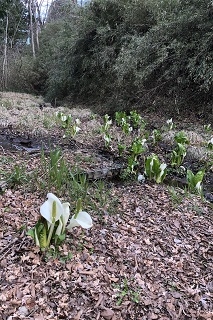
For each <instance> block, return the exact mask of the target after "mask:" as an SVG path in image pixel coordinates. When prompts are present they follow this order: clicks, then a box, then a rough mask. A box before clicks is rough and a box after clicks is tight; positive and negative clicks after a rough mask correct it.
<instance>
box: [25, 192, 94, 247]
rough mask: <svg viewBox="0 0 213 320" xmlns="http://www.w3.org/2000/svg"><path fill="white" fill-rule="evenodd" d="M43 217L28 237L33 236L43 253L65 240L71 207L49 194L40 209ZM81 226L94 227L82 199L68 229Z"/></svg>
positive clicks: (29, 231) (79, 200)
mask: <svg viewBox="0 0 213 320" xmlns="http://www.w3.org/2000/svg"><path fill="white" fill-rule="evenodd" d="M40 213H41V217H40V218H39V220H38V222H37V223H36V225H35V227H34V228H32V229H30V230H28V232H27V235H29V236H31V237H32V238H33V239H34V241H35V244H36V245H37V246H39V247H40V249H41V250H42V251H44V250H46V248H48V247H49V246H50V244H52V243H54V244H55V245H58V244H60V243H61V242H62V241H63V240H64V239H65V236H66V234H65V228H66V225H67V222H68V220H69V216H70V205H69V203H68V202H65V203H61V201H60V200H59V199H58V198H57V197H56V196H55V195H54V194H53V193H48V194H47V200H46V201H45V202H44V203H43V204H42V205H41V207H40ZM76 226H81V227H82V228H85V229H88V228H91V227H92V219H91V217H90V215H89V214H88V213H87V212H85V211H82V208H81V199H78V201H77V206H76V212H75V214H74V215H73V216H72V218H71V220H70V223H69V225H68V227H67V229H68V230H71V229H72V228H73V227H76Z"/></svg>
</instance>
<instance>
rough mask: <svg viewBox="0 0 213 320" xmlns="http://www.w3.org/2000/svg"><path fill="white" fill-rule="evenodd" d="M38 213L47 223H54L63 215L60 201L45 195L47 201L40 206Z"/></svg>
mask: <svg viewBox="0 0 213 320" xmlns="http://www.w3.org/2000/svg"><path fill="white" fill-rule="evenodd" d="M40 213H41V215H42V217H44V218H45V219H46V220H47V221H48V222H49V223H51V224H52V223H55V222H56V221H58V219H59V218H60V217H61V215H63V214H64V207H63V205H62V203H61V201H60V200H59V199H58V198H57V197H56V196H55V195H54V194H53V193H48V194H47V200H46V201H45V202H44V203H43V204H42V205H41V207H40Z"/></svg>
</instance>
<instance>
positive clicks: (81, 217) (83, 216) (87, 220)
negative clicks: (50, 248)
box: [67, 211, 92, 230]
mask: <svg viewBox="0 0 213 320" xmlns="http://www.w3.org/2000/svg"><path fill="white" fill-rule="evenodd" d="M77 226H81V227H82V228H84V229H89V228H91V227H92V218H91V217H90V215H89V214H88V213H87V212H86V211H80V212H79V213H78V215H77V217H76V218H75V215H73V216H72V218H71V220H70V223H69V225H68V227H67V229H69V230H70V229H72V228H74V227H77Z"/></svg>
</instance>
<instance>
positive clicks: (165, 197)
mask: <svg viewBox="0 0 213 320" xmlns="http://www.w3.org/2000/svg"><path fill="white" fill-rule="evenodd" d="M8 109H9V108H7V112H8ZM3 111H5V110H3ZM3 111H2V114H5V113H4V112H3ZM22 111H23V109H21V111H20V112H22ZM10 112H12V113H14V112H15V107H13V108H12V107H11V110H10ZM42 112H43V111H41V112H40V110H39V111H38V109H36V112H35V113H34V114H32V113H31V114H30V115H29V114H27V115H26V117H29V116H30V117H32V122H33V117H34V116H35V115H37V116H38V114H39V115H40V117H38V119H40V118H41V116H42V117H43V122H44V120H46V121H47V120H48V121H49V124H50V121H51V118H50V117H49V118H44V113H42ZM46 112H47V113H48V115H49V114H51V108H49V109H48V110H47V111H46ZM10 114H11V113H9V112H8V119H9V120H11V119H12V118H10ZM84 117H85V119H86V120H85V121H84V120H83V119H84ZM17 118H18V114H17V115H16V116H15V117H14V123H13V128H15V129H16V130H18V123H16V122H15V121H17ZM28 120H29V119H28ZM81 120H82V126H84V128H85V132H86V129H87V132H88V129H90V130H89V132H90V133H89V134H85V135H83V133H82V134H80V135H79V137H76V140H77V142H78V144H79V145H80V144H81V146H82V145H83V146H84V148H83V149H84V150H85V148H86V146H88V150H89V149H91V148H92V147H93V149H91V152H89V151H88V154H89V156H88V155H87V158H88V157H89V160H88V159H87V161H88V162H87V163H86V164H85V163H84V160H85V157H86V156H84V157H83V156H82V153H83V152H82V150H83V149H81V148H80V147H79V148H77V150H76V149H75V150H73V154H74V155H75V157H73V158H72V155H69V157H68V159H69V161H70V163H72V161H73V163H76V162H77V160H78V161H79V162H80V163H81V166H83V167H84V166H85V167H86V166H89V167H90V166H91V162H92V161H91V159H93V162H94V163H95V162H96V160H97V159H95V154H94V148H95V146H98V145H100V144H101V142H100V136H99V135H98V133H97V132H96V136H94V139H93V141H91V137H92V134H94V133H95V131H97V123H98V121H99V118H98V117H97V118H95V117H90V118H89V120H88V115H86V116H85V114H84V115H82V119H81ZM22 121H23V116H22ZM34 121H35V118H34ZM94 122H95V125H94ZM25 124H26V128H25V129H26V131H27V130H28V129H29V128H27V125H28V124H29V121H28V122H25ZM34 129H36V130H37V132H38V131H39V134H40V135H45V134H46V133H45V130H47V131H48V132H49V134H50V135H56V133H57V134H58V135H59V132H58V131H56V128H54V126H52V125H50V127H49V128H48V129H47V128H46V129H45V128H44V127H42V126H41V127H39V126H37V127H36V126H35V122H34ZM39 134H38V135H39ZM59 137H60V136H59ZM66 148H67V145H66V146H65V149H66ZM67 150H68V149H66V152H65V154H66V153H67V152H68V151H67ZM76 154H78V157H77V160H76ZM92 156H93V158H91V157H92ZM7 157H8V158H7ZM97 158H98V160H97V161H100V157H97ZM7 159H10V161H7ZM0 160H1V162H0V174H1V175H3V173H4V172H5V171H6V170H12V168H13V166H14V164H15V163H16V164H25V165H26V168H27V170H28V171H31V170H33V168H37V169H38V168H39V166H40V161H41V160H40V157H39V156H37V155H35V156H33V157H31V156H29V155H28V154H27V153H26V152H24V151H14V150H6V148H2V152H1V153H0ZM99 165H100V163H99ZM29 184H30V181H29ZM106 185H107V189H104V191H103V192H105V195H104V200H103V195H100V194H99V197H98V196H97V197H96V200H94V195H93V194H91V201H96V203H95V205H96V209H94V208H93V207H92V206H91V208H90V211H89V210H88V212H89V213H90V214H91V216H92V218H93V222H94V225H93V227H92V229H89V230H87V231H85V230H81V229H80V228H75V229H74V231H72V232H69V233H67V237H66V241H65V242H64V244H63V245H62V246H61V247H59V248H58V249H55V248H54V247H52V248H51V250H50V251H49V252H48V253H46V254H44V253H41V252H40V251H39V248H37V247H36V246H35V245H34V243H33V240H32V239H31V238H30V237H28V236H26V230H27V229H29V228H30V227H33V226H34V225H35V222H36V221H37V219H38V216H39V208H40V206H41V204H42V203H43V202H44V201H45V196H46V193H47V192H49V191H55V190H46V191H44V190H40V189H36V188H34V190H33V192H32V191H30V190H29V188H28V186H27V185H26V183H25V184H23V185H22V184H21V185H19V186H16V187H15V188H9V187H8V188H6V190H5V192H4V193H2V195H0V319H3V320H6V319H7V320H16V319H31V320H46V319H51V320H59V319H73V320H96V319H97V320H99V319H100V320H104V319H106V320H122V319H123V320H128V319H129V320H130V319H133V320H142V319H143V320H145V319H161V320H167V319H181V320H186V319H193V320H194V319H198V320H199V319H200V320H203V319H208V320H210V319H213V246H212V245H213V238H212V235H213V224H212V220H213V219H212V218H213V213H212V205H211V204H210V203H208V202H207V201H205V200H202V199H201V198H200V197H198V196H195V195H191V194H186V193H185V192H184V191H183V190H181V189H178V188H171V187H168V186H166V185H157V184H154V183H151V182H149V181H146V182H145V183H144V184H140V183H138V182H134V181H129V182H128V181H124V182H121V181H117V182H107V184H106ZM62 198H63V199H62ZM61 200H67V201H69V199H66V195H65V196H64V197H61ZM92 208H93V209H92ZM85 209H87V208H85Z"/></svg>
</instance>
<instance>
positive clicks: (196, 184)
mask: <svg viewBox="0 0 213 320" xmlns="http://www.w3.org/2000/svg"><path fill="white" fill-rule="evenodd" d="M204 174H205V170H200V171H198V172H197V173H196V174H194V173H193V172H192V171H191V170H189V169H188V170H187V172H186V180H187V184H188V189H189V190H190V191H191V192H196V193H198V194H199V195H202V185H201V183H202V181H203V177H204Z"/></svg>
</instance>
